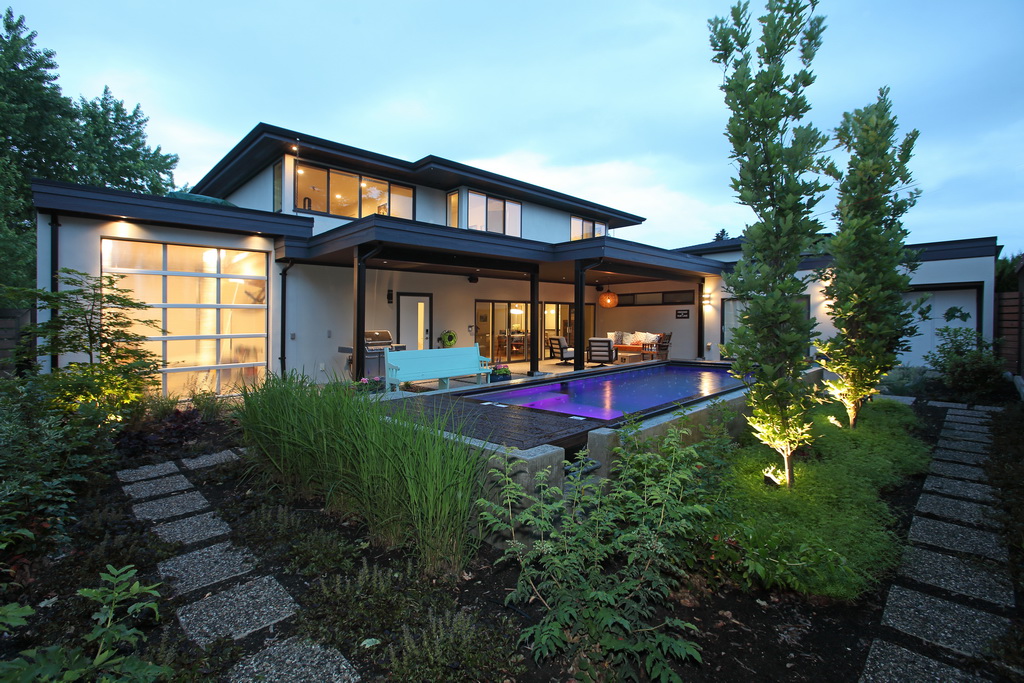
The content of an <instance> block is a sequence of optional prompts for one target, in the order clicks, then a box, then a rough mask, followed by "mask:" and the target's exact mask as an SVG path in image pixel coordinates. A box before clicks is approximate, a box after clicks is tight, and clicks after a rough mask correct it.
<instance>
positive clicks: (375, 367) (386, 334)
mask: <svg viewBox="0 0 1024 683" xmlns="http://www.w3.org/2000/svg"><path fill="white" fill-rule="evenodd" d="M363 343H364V344H365V345H366V367H365V368H364V371H365V372H366V376H367V377H383V376H384V374H385V373H384V370H385V368H384V349H391V350H392V351H405V344H396V343H395V339H394V337H392V336H391V331H390V330H366V332H365V333H364V334H363ZM338 352H339V353H352V347H350V346H339V347H338ZM351 362H352V357H351V356H349V363H351Z"/></svg>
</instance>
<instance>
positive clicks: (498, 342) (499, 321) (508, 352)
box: [476, 301, 530, 363]
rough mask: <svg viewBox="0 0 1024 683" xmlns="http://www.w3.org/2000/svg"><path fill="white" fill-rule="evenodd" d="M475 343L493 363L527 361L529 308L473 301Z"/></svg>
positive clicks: (504, 302)
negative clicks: (474, 309)
mask: <svg viewBox="0 0 1024 683" xmlns="http://www.w3.org/2000/svg"><path fill="white" fill-rule="evenodd" d="M476 343H477V344H479V345H480V353H482V354H483V355H485V356H487V357H489V358H490V359H492V360H493V361H494V362H495V363H510V362H516V361H526V360H530V304H528V303H525V302H522V301H477V302H476Z"/></svg>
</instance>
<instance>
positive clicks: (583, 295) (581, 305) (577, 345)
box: [572, 260, 600, 371]
mask: <svg viewBox="0 0 1024 683" xmlns="http://www.w3.org/2000/svg"><path fill="white" fill-rule="evenodd" d="M598 263H600V261H599V260H598V261H576V276H575V277H574V278H573V300H572V305H573V311H574V313H573V316H574V324H573V328H572V345H573V348H574V349H575V350H576V351H575V355H574V356H573V359H572V369H573V371H576V370H582V369H583V368H584V367H586V365H585V363H586V353H587V337H586V330H585V329H584V324H585V323H586V313H587V271H588V270H590V269H591V268H593V267H594V266H596V265H597V264H598Z"/></svg>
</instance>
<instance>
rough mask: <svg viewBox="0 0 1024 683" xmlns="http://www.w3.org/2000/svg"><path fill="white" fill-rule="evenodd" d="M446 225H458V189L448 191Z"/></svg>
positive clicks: (450, 226) (455, 226)
mask: <svg viewBox="0 0 1024 683" xmlns="http://www.w3.org/2000/svg"><path fill="white" fill-rule="evenodd" d="M448 227H449V228H457V227H459V191H458V190H455V191H454V192H449V193H448Z"/></svg>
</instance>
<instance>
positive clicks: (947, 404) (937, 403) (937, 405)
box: [928, 401, 967, 410]
mask: <svg viewBox="0 0 1024 683" xmlns="http://www.w3.org/2000/svg"><path fill="white" fill-rule="evenodd" d="M928 405H930V406H932V407H933V408H957V409H958V410H967V404H966V403H950V402H949V401H928Z"/></svg>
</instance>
